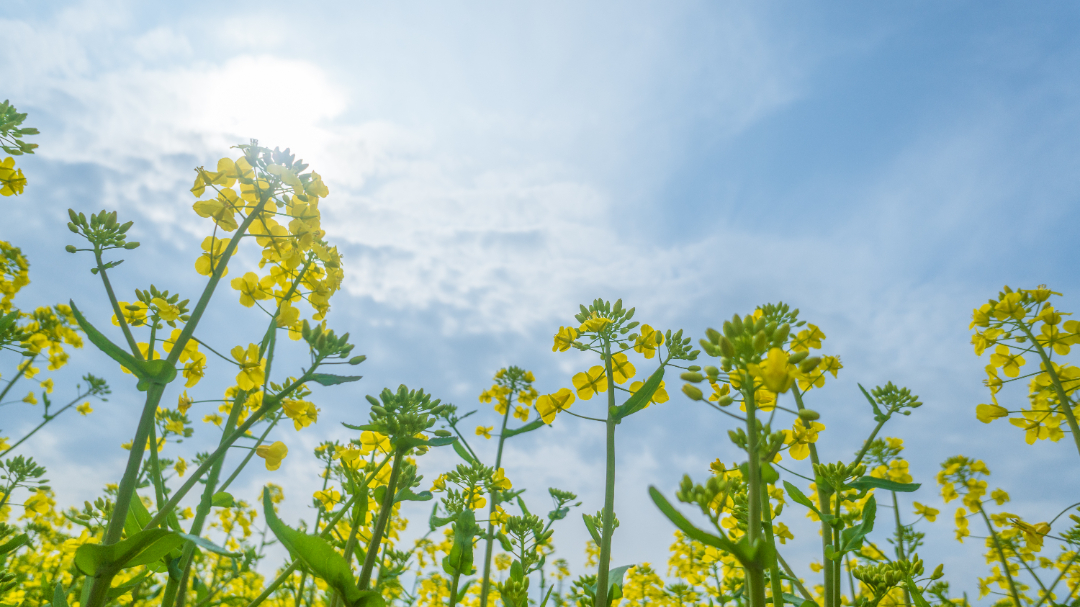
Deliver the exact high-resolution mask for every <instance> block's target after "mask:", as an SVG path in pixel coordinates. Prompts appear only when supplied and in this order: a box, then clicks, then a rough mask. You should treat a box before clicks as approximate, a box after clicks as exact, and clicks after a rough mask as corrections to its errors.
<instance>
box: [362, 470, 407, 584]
mask: <svg viewBox="0 0 1080 607" xmlns="http://www.w3.org/2000/svg"><path fill="white" fill-rule="evenodd" d="M404 458H405V451H404V450H402V449H395V451H394V463H393V465H392V466H391V468H390V480H389V481H387V483H386V495H385V496H384V497H383V503H382V504H380V505H379V518H377V519H376V520H375V527H374V528H373V529H372V530H371V541H370V542H368V547H367V554H365V555H364V566H363V568H362V569H361V570H360V583H359V586H360V590H367V589H368V587H369V586H370V585H371V572H372V570H373V569H374V568H375V561H377V560H378V559H379V543H380V542H381V541H382V536H383V533H384V532H385V531H386V526H387V524H388V523H389V522H390V511H391V510H393V509H394V497H395V496H394V494H395V493H396V491H397V481H398V476H399V475H400V474H401V462H402V461H403V460H404Z"/></svg>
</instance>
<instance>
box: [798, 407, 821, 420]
mask: <svg viewBox="0 0 1080 607" xmlns="http://www.w3.org/2000/svg"><path fill="white" fill-rule="evenodd" d="M799 418H800V419H804V420H806V421H814V420H815V419H821V414H820V413H818V412H817V411H814V410H813V409H799Z"/></svg>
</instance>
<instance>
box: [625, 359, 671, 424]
mask: <svg viewBox="0 0 1080 607" xmlns="http://www.w3.org/2000/svg"><path fill="white" fill-rule="evenodd" d="M663 380H664V367H663V366H661V367H660V368H658V369H657V370H656V371H653V374H652V375H650V376H649V379H647V380H646V381H645V384H644V385H643V386H641V388H639V389H638V391H637V392H634V393H633V394H631V395H630V398H628V399H626V402H625V403H623V404H621V405H619V406H618V407H615V412H614V417H615V419H616V420H621V419H623V418H625V417H627V416H630V415H633V414H634V413H637V412H638V411H641V410H642V409H644V408H645V405H648V404H649V401H650V400H652V397H653V394H656V390H657V389H659V388H660V382H661V381H663Z"/></svg>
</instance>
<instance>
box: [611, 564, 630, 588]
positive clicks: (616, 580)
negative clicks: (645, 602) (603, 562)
mask: <svg viewBox="0 0 1080 607" xmlns="http://www.w3.org/2000/svg"><path fill="white" fill-rule="evenodd" d="M631 567H633V565H623V566H622V567H616V568H614V569H612V570H611V571H608V594H611V589H612V588H613V587H615V586H618V587H620V588H621V587H622V585H623V577H624V576H625V575H626V570H627V569H630V568H631Z"/></svg>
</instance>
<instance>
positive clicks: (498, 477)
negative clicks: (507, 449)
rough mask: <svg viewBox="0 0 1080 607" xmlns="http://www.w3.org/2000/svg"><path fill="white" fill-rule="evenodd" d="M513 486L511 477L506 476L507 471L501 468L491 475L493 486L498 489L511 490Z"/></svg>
mask: <svg viewBox="0 0 1080 607" xmlns="http://www.w3.org/2000/svg"><path fill="white" fill-rule="evenodd" d="M512 487H513V484H511V483H510V479H508V478H506V472H505V471H504V470H503V469H502V468H499V469H498V470H496V471H495V474H492V475H491V488H492V489H494V490H497V491H509V490H510V489H511V488H512Z"/></svg>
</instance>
